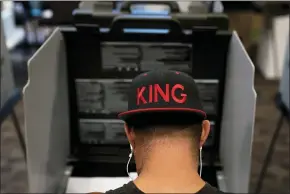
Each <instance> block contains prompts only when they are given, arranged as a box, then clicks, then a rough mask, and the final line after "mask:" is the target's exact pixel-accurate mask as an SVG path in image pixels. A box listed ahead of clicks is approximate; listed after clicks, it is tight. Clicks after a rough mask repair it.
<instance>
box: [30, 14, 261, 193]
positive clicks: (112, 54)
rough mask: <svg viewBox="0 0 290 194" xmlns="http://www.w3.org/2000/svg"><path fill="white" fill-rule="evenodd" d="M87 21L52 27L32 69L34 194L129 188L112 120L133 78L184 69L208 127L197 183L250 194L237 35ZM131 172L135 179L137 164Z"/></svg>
mask: <svg viewBox="0 0 290 194" xmlns="http://www.w3.org/2000/svg"><path fill="white" fill-rule="evenodd" d="M91 17H92V18H91V19H90V20H93V21H95V22H89V23H88V21H89V20H88V19H86V20H82V22H80V21H78V22H76V23H75V25H74V26H70V27H62V28H56V29H55V30H54V32H53V33H52V35H51V36H50V37H49V38H48V40H47V41H46V42H45V43H44V44H43V45H42V47H41V48H40V49H39V50H38V51H37V52H36V53H35V55H34V56H33V57H32V58H31V59H30V60H29V62H28V74H29V81H28V83H27V85H26V87H25V89H24V107H25V128H26V137H27V150H28V157H27V158H28V161H27V165H28V166H27V168H28V177H29V190H30V192H32V193H34V192H35V193H36V192H61V193H88V192H93V191H98V192H105V191H107V190H109V189H114V188H117V187H120V186H122V185H123V184H125V183H127V182H129V181H130V179H129V177H128V175H127V173H126V164H127V161H128V154H129V152H130V149H129V144H128V141H127V139H126V135H125V133H124V128H123V123H122V121H120V120H118V119H117V114H118V113H119V112H122V111H123V110H126V109H127V98H128V97H127V89H128V87H129V85H130V82H131V80H132V79H133V78H134V77H135V76H137V75H139V74H140V73H142V72H146V71H150V70H154V69H173V70H178V71H184V72H186V73H188V74H189V75H191V76H193V78H194V79H195V81H196V83H197V85H198V89H199V93H200V96H201V99H202V103H203V106H204V109H205V112H207V115H208V119H209V120H210V121H211V127H212V130H211V133H210V136H209V138H208V140H207V142H206V145H205V146H204V148H203V150H204V151H203V174H202V178H203V179H204V180H206V181H207V182H209V183H210V184H212V185H213V186H216V187H218V188H219V189H221V190H223V191H227V192H233V193H246V192H248V189H249V180H250V167H251V150H252V137H253V126H254V115H255V103H256V93H255V90H254V88H253V81H254V66H253V64H252V62H251V60H250V59H249V57H248V55H247V53H246V51H245V49H244V47H243V45H242V43H241V41H240V39H239V38H238V35H237V33H236V32H229V31H227V29H223V28H220V27H219V26H218V24H214V23H213V24H212V25H205V26H204V25H202V24H201V23H193V25H192V26H191V28H190V29H186V30H185V29H184V28H183V27H182V24H181V23H182V22H179V19H178V18H174V17H171V16H167V17H142V16H139V17H136V16H132V15H120V14H119V15H116V16H114V18H113V19H110V20H109V21H110V22H111V23H110V25H107V27H104V26H102V25H101V24H102V22H103V19H104V16H103V15H101V14H99V15H96V14H94V15H93V16H91ZM110 18H111V16H110ZM191 20H193V21H194V20H197V19H196V18H195V16H192V19H191ZM107 21H108V20H107ZM103 23H104V22H103ZM148 24H150V25H148ZM104 28H105V30H104ZM129 172H133V173H134V172H136V169H135V164H134V161H132V162H131V163H130V166H129Z"/></svg>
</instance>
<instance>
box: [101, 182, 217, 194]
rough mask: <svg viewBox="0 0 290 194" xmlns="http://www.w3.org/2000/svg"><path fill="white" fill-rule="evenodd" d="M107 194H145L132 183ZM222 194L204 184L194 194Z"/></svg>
mask: <svg viewBox="0 0 290 194" xmlns="http://www.w3.org/2000/svg"><path fill="white" fill-rule="evenodd" d="M106 193H107V194H145V193H144V192H142V191H140V189H138V188H137V187H136V185H135V184H134V183H133V181H131V182H129V183H127V184H125V185H123V186H122V187H120V188H117V189H115V190H109V191H107V192H106ZM222 193H223V192H221V191H218V190H217V189H216V188H214V187H212V186H210V185H209V184H206V185H205V186H204V187H203V188H202V189H201V190H200V191H198V192H197V193H196V194H222Z"/></svg>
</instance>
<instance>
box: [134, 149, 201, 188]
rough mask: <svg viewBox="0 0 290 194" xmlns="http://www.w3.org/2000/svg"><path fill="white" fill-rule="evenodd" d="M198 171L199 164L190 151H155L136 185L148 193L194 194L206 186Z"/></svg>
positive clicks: (144, 166)
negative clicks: (174, 192) (175, 191)
mask: <svg viewBox="0 0 290 194" xmlns="http://www.w3.org/2000/svg"><path fill="white" fill-rule="evenodd" d="M197 170H198V164H197V162H196V161H195V159H194V157H193V156H192V154H191V153H190V151H188V153H187V150H183V151H180V152H177V151H172V152H170V150H167V151H163V152H159V151H155V152H154V151H153V152H151V154H150V156H148V158H147V159H146V161H145V164H144V165H143V167H142V171H141V173H140V175H139V177H138V178H137V179H136V180H135V181H134V183H135V184H136V186H137V187H138V188H139V189H141V190H142V189H143V191H146V192H150V191H152V192H153V191H154V192H171V191H174V190H177V191H179V192H180V191H181V189H183V190H182V191H183V192H187V191H188V192H191V193H193V192H197V191H199V190H200V189H201V188H202V187H203V186H204V185H205V182H204V181H203V180H202V179H201V178H200V176H199V175H198V172H197ZM163 186H164V187H163ZM156 189H159V190H156Z"/></svg>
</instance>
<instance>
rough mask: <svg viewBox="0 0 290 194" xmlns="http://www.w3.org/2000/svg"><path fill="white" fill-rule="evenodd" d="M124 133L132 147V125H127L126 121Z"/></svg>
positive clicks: (133, 137)
mask: <svg viewBox="0 0 290 194" xmlns="http://www.w3.org/2000/svg"><path fill="white" fill-rule="evenodd" d="M124 128H125V133H126V136H127V139H128V141H129V143H130V144H131V145H132V146H133V147H134V140H135V133H134V130H133V128H132V127H129V126H128V124H127V123H125V124H124Z"/></svg>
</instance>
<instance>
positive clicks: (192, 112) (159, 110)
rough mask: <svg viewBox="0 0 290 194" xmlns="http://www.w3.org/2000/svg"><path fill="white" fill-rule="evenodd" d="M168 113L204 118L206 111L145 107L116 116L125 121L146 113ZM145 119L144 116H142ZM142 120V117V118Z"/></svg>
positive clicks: (154, 114) (145, 115)
mask: <svg viewBox="0 0 290 194" xmlns="http://www.w3.org/2000/svg"><path fill="white" fill-rule="evenodd" d="M162 113H163V114H165V113H166V114H168V113H170V114H171V115H172V114H174V115H175V116H176V117H178V116H180V115H179V113H182V114H183V115H185V114H186V115H188V116H192V117H190V118H189V117H188V118H189V119H192V118H193V117H194V119H195V120H200V121H202V120H204V119H206V113H205V112H204V111H202V110H198V109H192V108H146V109H136V110H130V111H126V112H122V113H120V114H119V115H118V117H119V118H120V119H121V120H123V121H125V122H127V121H128V120H129V119H130V120H134V118H135V117H136V118H137V117H138V119H139V118H140V117H141V118H142V116H144V117H147V118H148V115H153V116H154V117H156V114H157V115H162ZM144 119H146V118H144ZM142 120H143V119H142Z"/></svg>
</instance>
